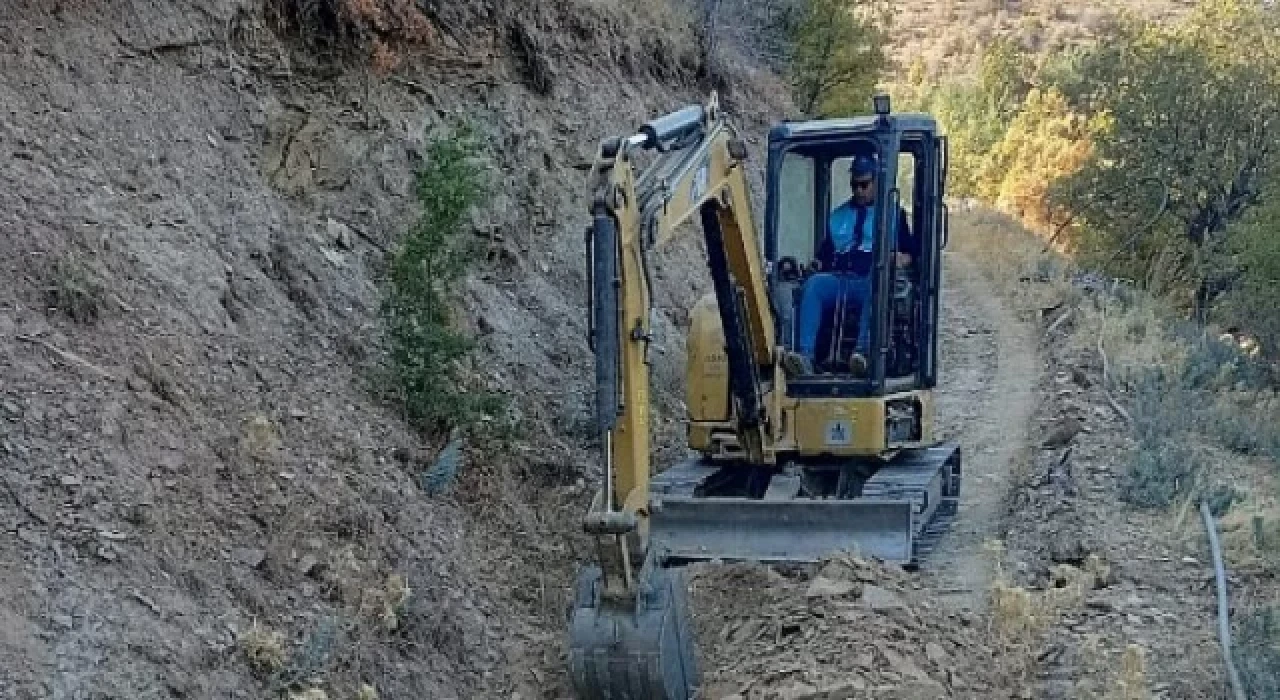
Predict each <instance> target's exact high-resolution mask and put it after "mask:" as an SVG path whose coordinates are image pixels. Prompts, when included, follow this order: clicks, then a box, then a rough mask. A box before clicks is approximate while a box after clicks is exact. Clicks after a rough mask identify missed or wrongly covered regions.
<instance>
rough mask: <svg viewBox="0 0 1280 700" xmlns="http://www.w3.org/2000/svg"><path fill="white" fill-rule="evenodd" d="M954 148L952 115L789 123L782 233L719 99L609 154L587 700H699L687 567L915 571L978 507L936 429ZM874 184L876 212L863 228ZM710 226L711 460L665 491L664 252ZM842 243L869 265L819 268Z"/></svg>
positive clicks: (774, 190)
mask: <svg viewBox="0 0 1280 700" xmlns="http://www.w3.org/2000/svg"><path fill="white" fill-rule="evenodd" d="M946 151H947V149H946V139H945V137H943V136H941V135H939V133H938V129H937V125H936V123H935V121H934V120H933V119H932V118H931V117H930V116H928V115H923V114H908V113H892V111H891V110H890V105H889V100H888V97H887V96H877V97H876V98H875V99H874V114H873V115H869V116H865V117H855V118H847V119H830V120H819V121H804V122H794V121H793V122H782V123H780V124H778V125H776V126H774V127H773V128H772V129H771V130H770V132H769V136H768V163H767V169H766V179H765V189H766V200H765V216H764V222H765V224H764V228H763V230H760V229H757V228H756V220H755V218H754V216H753V214H752V207H751V202H750V198H749V192H748V188H747V174H746V172H745V170H746V165H745V161H746V157H747V149H746V146H745V144H744V142H743V141H742V140H741V139H740V137H739V136H738V134H737V132H736V131H735V130H734V128H733V127H732V125H731V124H730V123H729V122H728V120H727V119H726V117H725V115H724V114H723V113H722V112H721V109H720V107H719V104H718V101H717V98H716V96H715V94H712V95H711V98H710V100H709V102H708V103H707V104H705V105H695V106H691V107H687V108H685V109H682V110H680V111H677V112H674V113H672V114H668V115H665V116H662V117H660V118H657V119H654V120H653V121H650V122H648V123H646V124H645V125H644V126H643V127H641V128H640V129H639V131H638V132H637V133H635V134H633V135H630V136H624V137H618V138H611V139H608V140H606V141H604V142H603V143H602V144H601V147H600V150H599V152H598V154H597V156H596V159H595V162H594V164H593V167H592V170H591V173H590V176H589V182H588V184H589V188H590V196H591V206H590V211H591V224H590V225H589V226H588V228H587V256H588V263H587V270H588V277H589V280H588V288H589V289H590V304H589V306H590V317H589V318H590V324H589V325H590V328H589V336H590V342H591V346H592V350H593V351H594V352H595V358H596V368H595V370H596V384H597V389H596V396H595V401H596V405H595V409H596V420H597V421H598V429H599V435H600V438H601V442H602V445H603V456H604V480H603V484H602V487H601V489H600V490H599V491H598V493H597V494H596V496H595V499H594V501H593V502H592V505H591V507H590V510H589V512H588V513H587V515H586V518H585V521H584V527H585V529H586V531H587V532H588V533H589V534H590V535H591V536H592V537H593V539H594V540H595V542H596V545H597V546H596V557H595V559H596V560H595V561H594V562H592V563H591V564H590V565H587V566H584V567H583V568H582V570H581V571H580V572H579V576H578V580H577V582H576V588H575V596H574V603H573V610H572V617H571V620H570V653H569V670H570V676H571V678H572V682H573V686H574V690H575V692H576V693H577V695H578V696H579V697H582V698H601V699H604V698H609V699H622V698H629V699H633V700H687V699H688V698H691V697H693V695H694V693H695V692H696V688H697V686H698V678H699V673H698V670H697V668H696V661H695V654H694V642H693V629H692V624H691V621H690V619H689V612H688V601H687V595H686V587H685V583H684V576H683V573H682V569H681V568H680V567H681V565H683V564H687V563H690V562H694V561H700V560H726V561H731V560H745V561H761V562H787V563H791V562H796V563H799V562H816V561H818V560H820V559H822V558H824V557H826V556H829V555H832V554H835V553H837V552H840V551H856V552H859V553H861V554H862V555H864V556H871V557H876V558H879V559H882V560H885V561H891V562H898V563H900V564H902V565H904V566H907V567H914V566H918V565H919V563H920V562H921V561H922V560H923V558H924V557H925V556H926V555H927V553H928V551H929V549H930V548H931V547H932V545H933V544H934V543H935V542H936V540H937V538H938V537H939V536H940V534H941V533H942V532H943V531H944V530H945V528H946V525H947V522H948V520H949V519H950V518H951V517H952V516H953V515H954V513H955V510H956V504H957V499H958V497H959V493H960V451H959V448H958V446H956V445H955V444H952V443H940V442H939V441H937V440H935V438H934V431H933V396H932V389H933V387H934V386H935V384H936V379H937V359H938V353H937V346H938V296H939V292H940V280H941V275H940V273H941V250H942V248H943V247H944V246H945V245H946V239H947V211H946V206H945V204H944V203H943V195H944V187H945V179H946V168H947V163H946ZM642 162H643V163H645V164H644V165H643V166H641V165H639V164H640V163H642ZM854 164H857V167H854ZM851 172H856V173H860V174H862V175H865V177H858V178H856V180H855V178H853V177H851V176H850V173H851ZM855 182H856V183H857V185H858V190H859V193H858V194H859V197H860V198H861V199H859V200H858V201H859V204H860V205H866V204H868V202H869V201H870V202H872V203H874V204H875V206H874V207H873V208H869V209H868V208H867V207H865V206H859V207H858V211H860V212H863V213H862V214H861V215H860V216H859V217H858V219H857V224H856V225H855V224H852V223H851V219H850V218H849V217H850V216H851V215H850V214H849V212H850V211H853V210H852V209H851V208H850V207H849V205H848V204H847V202H848V201H849V200H850V198H851V197H852V196H853V194H854V183H855ZM868 182H870V184H869V185H868ZM868 187H870V188H872V189H869V190H867V188H868ZM863 190H866V191H863ZM866 212H870V215H868V214H867V213H866ZM695 213H696V214H697V217H698V219H699V221H700V223H701V226H702V231H703V234H704V236H705V239H706V254H707V265H708V268H709V270H710V273H711V280H712V283H713V284H712V286H713V289H714V294H713V295H708V297H707V298H705V299H703V300H701V301H700V302H699V303H698V304H697V305H696V306H695V308H694V309H693V311H692V314H691V328H690V330H689V338H688V378H687V405H688V411H689V415H688V442H689V447H690V448H692V453H695V454H696V457H694V458H692V459H690V460H689V461H687V462H684V463H681V464H677V465H674V466H671V467H670V468H667V469H666V470H664V471H661V472H659V473H657V474H656V475H653V474H651V464H650V450H649V410H650V407H649V376H648V375H649V372H648V347H649V343H650V342H651V330H650V328H651V326H650V319H649V313H650V285H649V279H650V266H651V265H652V264H653V261H652V260H651V250H652V249H654V248H655V247H658V246H661V245H663V244H664V243H666V242H667V241H668V240H670V239H671V238H672V237H673V235H674V234H676V233H677V231H678V229H680V227H681V226H682V225H683V224H685V223H686V222H687V221H688V220H689V219H691V218H692V217H693V215H694V214H695ZM842 217H843V218H842ZM904 227H905V229H907V230H902V229H903V228H904ZM850 231H853V232H854V234H856V235H854V236H853V240H851V238H850ZM837 233H839V234H841V241H840V243H839V250H841V251H848V250H853V249H856V250H857V251H860V253H859V255H860V256H861V259H862V260H863V265H862V269H860V270H858V269H856V266H855V267H850V268H846V267H840V266H835V265H832V269H828V268H824V267H822V265H821V264H820V263H818V262H815V261H819V260H822V259H827V260H832V259H834V258H832V257H830V256H829V255H827V254H825V253H824V252H823V251H824V247H823V246H824V245H827V243H826V241H827V237H828V236H831V238H832V239H833V240H834V239H835V238H836V234H837ZM907 241H912V242H913V243H912V244H911V247H910V248H908V247H907V244H906V242H907ZM850 246H852V247H850ZM908 250H909V251H910V252H904V251H908ZM854 257H858V256H854ZM846 282H848V283H849V284H851V285H853V286H854V287H856V286H858V285H861V287H860V288H861V290H862V293H861V294H855V293H851V292H848V291H846V288H845V287H840V286H839V285H841V284H844V283H846ZM833 285H835V287H834V288H835V289H837V291H836V293H834V294H832V293H831V289H832V288H833ZM819 287H826V289H825V290H822V289H819ZM852 288H853V287H849V288H848V289H852ZM807 295H808V298H807V299H806V296H807ZM814 295H816V296H814ZM860 324H862V325H860ZM860 331H861V332H860ZM801 351H803V353H804V354H798V353H800V352H801ZM797 357H799V358H802V360H801V361H795V360H796V358H797Z"/></svg>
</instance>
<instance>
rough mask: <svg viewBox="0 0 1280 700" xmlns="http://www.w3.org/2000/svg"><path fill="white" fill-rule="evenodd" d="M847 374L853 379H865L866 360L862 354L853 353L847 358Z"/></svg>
mask: <svg viewBox="0 0 1280 700" xmlns="http://www.w3.org/2000/svg"><path fill="white" fill-rule="evenodd" d="M849 373H850V374H852V375H853V376H855V377H865V376H866V375H867V358H865V357H863V356H862V353H857V352H855V353H853V354H852V355H850V356H849Z"/></svg>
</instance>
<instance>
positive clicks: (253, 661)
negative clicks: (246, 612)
mask: <svg viewBox="0 0 1280 700" xmlns="http://www.w3.org/2000/svg"><path fill="white" fill-rule="evenodd" d="M240 648H241V650H243V651H244V655H245V659H246V660H247V661H248V662H249V666H251V667H252V668H253V669H254V670H255V671H257V672H258V673H262V674H269V673H274V672H276V671H279V670H280V669H281V668H283V667H284V638H283V637H281V636H280V633H278V632H275V631H274V630H271V629H270V628H267V627H263V626H260V625H258V621H257V620H254V622H253V625H252V626H250V627H249V631H248V632H246V633H245V635H244V637H242V638H241V639H240Z"/></svg>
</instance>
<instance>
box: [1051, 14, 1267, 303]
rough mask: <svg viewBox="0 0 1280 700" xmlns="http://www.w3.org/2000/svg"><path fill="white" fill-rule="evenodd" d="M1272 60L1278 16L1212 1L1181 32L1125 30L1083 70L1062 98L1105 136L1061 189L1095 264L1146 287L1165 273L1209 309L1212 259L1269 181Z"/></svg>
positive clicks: (1214, 281) (1216, 278)
mask: <svg viewBox="0 0 1280 700" xmlns="http://www.w3.org/2000/svg"><path fill="white" fill-rule="evenodd" d="M1278 59H1280V31H1278V25H1277V21H1276V17H1275V13H1273V12H1269V11H1268V10H1266V9H1264V8H1263V7H1261V6H1260V5H1259V4H1257V3H1256V2H1251V1H1250V0H1214V1H1212V2H1207V3H1205V4H1204V5H1203V6H1202V7H1201V8H1200V9H1199V10H1198V11H1197V12H1196V13H1195V14H1194V15H1193V16H1192V17H1191V18H1190V19H1189V20H1188V21H1187V22H1185V23H1184V24H1183V25H1180V26H1176V27H1172V28H1167V27H1157V26H1149V25H1141V24H1137V23H1134V22H1129V23H1127V24H1124V25H1122V26H1121V27H1120V29H1119V32H1118V36H1117V37H1115V38H1114V39H1112V40H1110V41H1107V42H1104V43H1102V44H1101V45H1099V47H1098V48H1096V49H1094V50H1093V51H1091V52H1090V53H1089V54H1088V55H1086V56H1085V57H1084V59H1083V60H1081V61H1080V63H1079V77H1078V79H1077V80H1073V81H1070V82H1069V84H1066V85H1064V86H1063V90H1064V92H1065V93H1066V94H1068V95H1069V96H1070V97H1071V98H1072V101H1073V104H1074V106H1076V107H1077V108H1079V109H1083V110H1086V111H1088V112H1090V113H1092V114H1094V115H1098V116H1100V117H1102V118H1104V119H1105V122H1106V123H1107V128H1106V129H1105V130H1104V131H1103V132H1102V133H1100V134H1099V135H1098V137H1097V141H1096V151H1095V156H1094V157H1093V158H1092V159H1091V160H1090V162H1089V163H1088V164H1087V165H1086V166H1085V167H1084V168H1083V169H1082V170H1081V171H1080V172H1079V173H1077V174H1076V175H1074V176H1072V177H1070V178H1068V179H1067V180H1066V181H1065V182H1063V183H1061V185H1060V186H1059V187H1058V188H1057V189H1058V192H1059V193H1060V194H1059V196H1060V198H1061V203H1062V204H1064V205H1066V206H1067V207H1068V208H1070V209H1071V210H1072V211H1073V212H1074V213H1076V214H1077V219H1076V220H1077V221H1078V222H1079V223H1080V224H1081V225H1082V226H1083V227H1086V228H1087V229H1089V230H1088V231H1086V232H1085V233H1084V235H1083V238H1084V239H1085V240H1088V241H1091V242H1092V243H1093V245H1094V246H1095V248H1096V250H1095V251H1094V253H1095V255H1096V259H1098V260H1100V261H1102V262H1104V263H1105V264H1107V265H1108V266H1110V267H1111V268H1112V271H1113V272H1116V273H1121V274H1127V275H1129V276H1132V277H1135V278H1138V279H1142V280H1150V279H1152V278H1153V276H1155V275H1165V276H1166V281H1169V278H1168V274H1169V273H1170V272H1173V277H1174V278H1176V279H1178V280H1180V283H1183V284H1188V283H1189V284H1190V285H1191V286H1193V287H1194V289H1193V290H1191V291H1193V292H1194V295H1193V298H1192V300H1191V301H1192V302H1193V303H1194V306H1195V308H1196V309H1197V310H1198V311H1200V312H1201V313H1203V312H1204V311H1205V310H1206V308H1207V306H1208V304H1209V302H1210V301H1211V299H1212V298H1213V297H1214V296H1215V295H1216V294H1217V293H1218V292H1221V291H1223V289H1222V288H1221V285H1222V284H1223V283H1224V282H1225V281H1229V279H1230V276H1229V275H1228V276H1225V277H1224V276H1222V275H1216V274H1215V275H1211V274H1210V270H1209V261H1210V259H1211V257H1212V255H1211V253H1212V251H1213V250H1215V249H1216V248H1220V247H1221V245H1222V242H1223V241H1222V239H1223V238H1224V236H1225V235H1226V232H1227V231H1228V230H1229V229H1230V227H1231V225H1232V224H1233V223H1234V222H1236V221H1239V220H1240V218H1241V217H1242V216H1243V215H1244V214H1245V212H1246V211H1248V210H1249V209H1250V208H1251V207H1253V206H1255V205H1256V204H1257V203H1258V201H1259V195H1260V193H1261V191H1262V188H1263V186H1264V185H1265V183H1266V182H1268V180H1269V179H1270V178H1272V177H1274V176H1275V174H1276V170H1277V168H1276V166H1277V156H1278V155H1280V153H1278V152H1277V142H1278V140H1280V79H1278V78H1277V75H1278V74H1280V60H1278ZM1170 264H1173V265H1174V268H1173V269H1172V270H1171V269H1170V268H1169V267H1168V266H1169V265H1170ZM1157 268H1159V269H1157Z"/></svg>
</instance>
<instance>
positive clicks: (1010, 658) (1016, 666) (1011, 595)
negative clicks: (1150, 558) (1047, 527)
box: [983, 540, 1111, 680]
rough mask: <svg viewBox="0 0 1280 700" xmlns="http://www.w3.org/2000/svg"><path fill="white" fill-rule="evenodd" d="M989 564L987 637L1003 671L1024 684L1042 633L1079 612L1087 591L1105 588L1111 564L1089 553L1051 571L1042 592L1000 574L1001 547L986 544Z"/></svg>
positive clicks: (1033, 670)
mask: <svg viewBox="0 0 1280 700" xmlns="http://www.w3.org/2000/svg"><path fill="white" fill-rule="evenodd" d="M983 548H984V550H985V551H986V552H987V554H988V556H990V557H991V559H992V561H993V566H992V568H993V576H992V584H991V589H990V590H989V591H988V594H989V597H990V605H991V608H990V615H989V621H988V634H989V635H990V637H991V644H992V645H993V647H994V648H996V649H999V650H1000V658H1001V659H1002V660H1003V663H1004V664H1005V665H1006V671H1007V672H1008V673H1010V674H1012V675H1014V676H1018V677H1022V678H1023V679H1027V680H1029V679H1030V678H1031V677H1032V675H1033V674H1034V672H1035V667H1036V664H1037V661H1038V658H1039V651H1040V647H1041V645H1042V643H1043V642H1044V640H1045V635H1046V634H1047V633H1049V632H1050V630H1052V629H1053V626H1054V624H1055V623H1056V622H1057V620H1058V619H1060V618H1061V617H1062V616H1064V615H1067V614H1069V613H1071V612H1073V611H1075V610H1079V609H1080V608H1081V607H1082V606H1083V605H1084V601H1085V597H1086V595H1087V594H1088V591H1090V590H1092V589H1094V588H1098V587H1101V586H1103V585H1106V582H1107V580H1108V579H1109V578H1110V576H1111V571H1110V566H1108V565H1107V563H1106V562H1105V561H1103V560H1102V559H1101V558H1100V557H1098V555H1096V554H1091V555H1089V557H1088V558H1087V559H1086V560H1085V562H1084V565H1083V566H1082V567H1076V566H1072V565H1070V564H1060V565H1058V566H1055V567H1054V568H1053V569H1052V570H1051V571H1050V581H1051V583H1052V585H1051V586H1050V587H1048V588H1046V589H1044V590H1042V591H1036V590H1029V589H1026V588H1023V587H1021V586H1016V585H1014V584H1013V583H1012V582H1011V581H1010V579H1009V577H1008V576H1007V574H1006V573H1005V571H1004V566H1003V563H1004V561H1003V560H1004V551H1005V550H1004V543H1003V542H1000V541H995V540H993V541H988V542H986V543H984V545H983Z"/></svg>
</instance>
